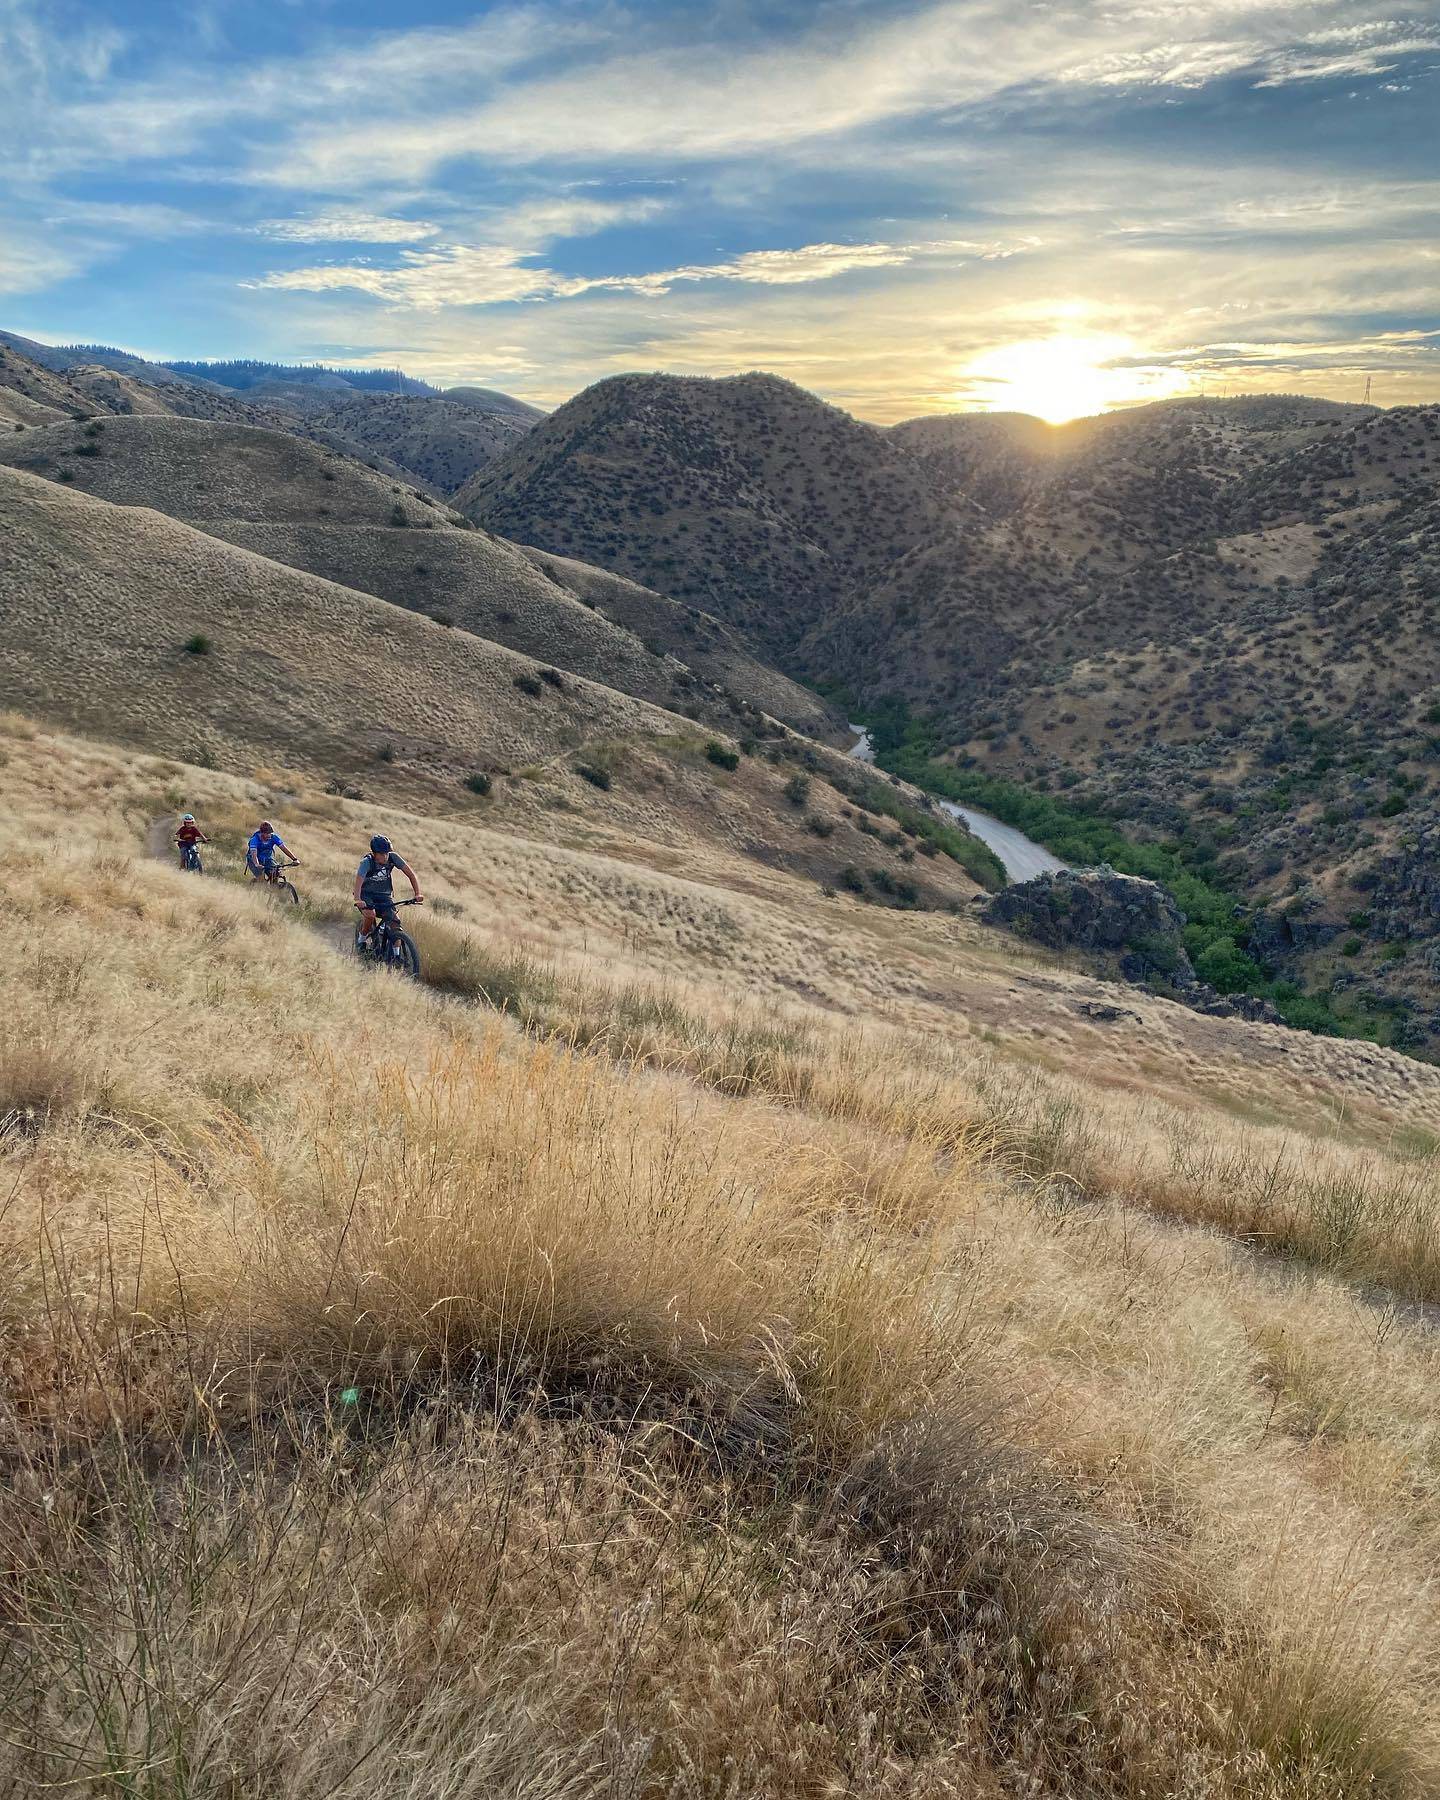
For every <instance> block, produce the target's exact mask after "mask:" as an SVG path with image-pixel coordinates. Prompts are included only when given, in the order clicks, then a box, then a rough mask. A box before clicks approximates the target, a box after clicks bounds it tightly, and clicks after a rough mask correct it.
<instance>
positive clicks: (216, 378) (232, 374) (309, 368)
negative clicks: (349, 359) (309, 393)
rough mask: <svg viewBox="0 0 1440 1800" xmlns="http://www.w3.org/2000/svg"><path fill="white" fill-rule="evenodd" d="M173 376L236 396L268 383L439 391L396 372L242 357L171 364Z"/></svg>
mask: <svg viewBox="0 0 1440 1800" xmlns="http://www.w3.org/2000/svg"><path fill="white" fill-rule="evenodd" d="M169 367H170V368H171V369H173V370H174V371H175V372H176V374H179V375H188V376H190V377H191V378H192V379H194V380H198V381H213V382H215V383H216V384H217V385H218V386H219V387H225V388H230V389H231V390H232V391H233V392H235V393H237V394H243V393H246V392H247V391H248V390H249V389H251V388H256V387H260V386H262V385H265V384H269V383H277V382H278V383H280V384H282V385H285V386H293V387H318V388H325V389H332V390H333V389H344V388H353V389H355V390H357V391H358V392H360V393H362V394H438V393H439V392H440V389H439V388H436V387H431V385H430V383H429V382H428V381H418V380H416V378H415V377H414V376H413V375H406V374H404V373H403V372H402V371H401V370H399V369H342V368H331V367H329V366H328V365H326V364H323V363H275V362H260V361H257V360H255V359H254V358H252V357H241V358H238V359H232V360H231V361H228V362H173V363H171V364H170V365H169Z"/></svg>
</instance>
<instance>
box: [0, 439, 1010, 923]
mask: <svg viewBox="0 0 1440 1800" xmlns="http://www.w3.org/2000/svg"><path fill="white" fill-rule="evenodd" d="M468 535H469V534H467V536H468ZM513 554H514V553H512V555H513ZM514 560H515V562H516V564H517V565H518V568H519V569H520V570H521V571H523V572H524V573H525V575H527V576H529V577H530V578H531V579H534V580H538V579H539V578H538V577H535V575H534V571H533V570H531V569H530V567H529V565H528V564H527V563H526V562H525V561H524V560H523V559H522V558H520V557H519V556H518V555H515V556H514ZM0 583H3V592H4V594H5V597H6V626H7V649H8V655H7V659H6V666H5V669H4V673H3V676H0V700H3V701H4V703H5V704H8V705H12V706H15V707H19V708H22V709H25V710H28V711H31V712H34V713H36V714H37V715H39V716H42V717H45V718H48V719H52V720H56V721H61V722H65V723H68V724H72V725H78V726H81V727H83V728H85V729H87V730H91V731H104V732H106V733H108V735H109V736H110V737H112V738H115V739H119V740H123V741H126V742H130V743H132V744H141V743H144V744H147V745H148V746H149V747H151V748H153V749H159V748H163V749H166V750H168V751H170V752H171V753H172V754H179V755H184V756H187V757H189V758H190V759H192V760H200V759H202V758H208V759H210V760H212V761H214V762H216V763H217V764H219V765H220V766H223V767H227V768H241V769H250V768H253V767H256V766H258V765H262V764H263V765H269V766H276V765H281V766H288V767H291V768H293V769H295V770H297V771H301V772H303V773H305V774H306V775H307V776H308V777H309V778H310V779H311V780H324V781H328V782H329V783H330V785H332V786H333V787H334V788H335V789H336V790H337V791H352V790H354V791H363V792H367V793H384V794H387V795H391V796H396V797H401V796H404V797H408V798H409V799H410V800H411V802H412V804H425V805H447V806H449V807H451V808H454V807H457V806H458V807H462V808H463V807H466V806H470V807H475V806H479V805H481V804H482V801H481V800H480V799H476V800H473V801H470V800H467V799H466V796H467V794H469V793H472V792H477V791H478V792H480V793H481V794H483V795H484V796H485V798H484V799H483V804H484V806H485V807H486V808H487V809H488V810H489V811H490V812H493V813H496V814H497V815H504V816H508V817H512V818H534V817H542V818H543V817H545V816H547V815H548V814H550V813H560V814H564V815H569V817H567V827H566V828H567V831H568V832H569V833H570V835H571V836H572V838H574V839H577V840H578V839H592V840H594V841H597V842H610V841H614V840H615V839H616V838H617V837H618V838H622V839H623V840H624V841H625V842H626V843H629V844H634V843H636V842H638V841H641V840H643V841H644V842H646V843H648V844H650V845H652V846H662V845H663V846H669V847H670V849H671V850H673V851H676V852H681V853H683V854H684V855H685V856H686V858H687V860H688V861H689V862H691V863H692V864H693V863H695V862H697V860H698V861H703V860H704V857H705V856H706V855H708V854H712V853H715V852H716V851H717V850H718V849H719V848H720V847H728V850H729V853H731V854H733V855H738V856H742V857H745V858H749V859H753V860H754V861H755V862H756V863H757V864H760V865H773V866H776V867H786V868H791V869H795V870H799V871H803V872H804V873H805V874H806V875H807V876H809V877H810V878H811V879H812V880H813V881H815V882H817V883H823V884H826V885H835V884H837V883H838V882H839V881H840V878H841V872H842V871H843V870H845V869H846V868H847V867H851V866H855V867H859V868H863V869H866V870H873V871H874V872H875V873H874V878H873V880H872V881H871V891H873V893H874V896H875V897H876V898H877V899H882V900H888V901H891V902H893V903H894V904H907V905H948V904H953V903H959V902H961V901H963V900H965V899H968V898H969V897H970V896H971V895H973V894H974V893H975V892H976V885H975V883H974V881H972V879H971V878H970V876H969V875H968V874H967V873H965V871H964V869H963V868H962V866H961V864H960V862H958V861H955V860H952V859H951V858H949V857H943V856H942V857H936V856H930V857H928V859H926V860H923V861H922V862H920V863H918V864H917V861H916V858H917V845H921V844H923V843H924V840H922V839H920V838H918V837H917V836H916V833H915V831H914V830H913V829H912V830H910V831H909V832H908V833H907V832H906V831H902V830H893V829H888V828H887V829H886V830H883V831H882V829H881V823H880V822H879V821H875V822H872V820H871V818H870V816H869V814H868V813H867V812H866V811H865V810H864V808H863V806H860V805H857V804H855V803H853V802H852V801H851V799H850V798H849V795H848V791H847V794H845V795H842V794H841V793H840V792H839V791H838V790H837V789H836V788H835V787H834V786H832V785H829V784H828V783H827V782H826V780H825V775H824V771H823V768H822V766H821V753H820V752H818V751H815V750H809V751H808V752H806V754H808V755H809V757H810V758H811V760H812V763H813V764H814V768H815V778H814V791H813V794H811V795H810V796H809V799H810V804H809V807H808V808H801V807H799V806H797V805H796V804H795V801H794V799H793V798H792V797H791V796H790V795H789V794H788V793H787V783H788V782H790V781H791V780H792V779H793V775H794V765H793V764H792V763H790V762H788V761H787V760H786V759H785V758H783V757H782V756H781V754H780V752H779V751H778V750H777V752H776V753H775V759H774V761H773V762H772V761H771V760H768V759H761V758H756V757H748V756H747V757H743V758H742V756H741V755H740V753H739V751H738V750H735V751H731V750H729V749H727V748H725V747H724V745H723V744H722V743H717V744H716V750H717V751H718V752H720V753H721V756H722V759H723V760H721V761H719V762H717V761H716V760H715V759H714V758H713V757H711V756H709V755H707V753H706V748H705V746H706V738H705V735H704V733H703V732H700V731H697V730H696V728H695V726H694V725H693V724H692V723H691V722H690V721H689V720H688V719H686V718H683V717H680V716H678V715H677V714H675V713H672V712H665V711H662V710H661V709H659V708H658V707H655V706H653V705H649V704H646V703H645V702H644V701H642V700H637V699H634V698H632V697H630V696H628V695H625V694H622V693H620V692H618V691H616V690H614V689H611V688H609V687H606V686H604V685H601V684H599V683H596V682H592V681H588V680H585V679H582V678H579V677H577V676H575V675H573V674H571V673H569V672H565V673H562V672H560V671H559V670H557V669H555V668H554V667H553V666H552V665H551V664H550V662H549V660H548V658H547V659H546V660H545V661H544V662H543V663H542V662H540V661H539V660H538V659H537V660H532V659H531V658H529V657H525V656H521V655H518V654H516V653H515V652H513V651H511V650H509V649H506V648H503V647H501V646H499V645H497V644H494V643H492V642H489V641H487V640H485V639H483V638H480V637H477V636H474V635H472V634H471V633H469V632H467V631H461V630H452V629H447V628H446V627H444V626H442V625H440V624H437V623H436V622H434V621H432V620H430V619H427V618H423V617H418V616H417V615H416V614H414V613H412V612H409V611H406V610H403V609H401V608H398V607H394V606H390V605H388V604H387V603H386V602H384V601H382V600H378V599H375V598H372V597H371V596H370V595H368V594H363V593H359V592H356V591H354V590H352V589H349V588H345V587H341V586H338V585H336V584H334V583H332V582H329V581H325V580H321V579H319V578H317V577H315V576H313V575H309V574H304V573H301V572H299V571H296V570H293V569H290V568H286V567H282V566H281V565H280V564H278V563H275V562H272V561H270V560H268V559H267V558H265V557H263V556H260V555H256V554H254V553H252V552H249V551H246V550H243V549H239V548H236V547H234V546H232V545H230V544H228V543H223V542H221V541H219V540H218V539H217V538H215V537H212V536H209V535H207V534H205V533H202V532H200V531H198V530H195V529H192V528H191V527H188V526H186V525H182V524H180V523H178V522H176V521H174V520H172V519H169V518H167V517H165V516H163V515H161V514H159V513H154V512H150V511H147V510H145V509H143V508H139V507H132V506H115V505H111V504H109V503H107V502H104V501H101V500H96V499H93V498H91V497H89V496H87V495H84V494H80V493H76V492H73V491H70V490H68V489H67V488H66V487H64V486H62V485H60V484H57V483H52V482H47V481H44V480H41V479H39V478H37V477H34V476H31V475H27V474H24V473H22V472H19V471H15V470H8V469H3V470H0ZM562 598H563V604H564V605H565V606H568V607H570V608H571V609H572V610H573V611H574V612H575V613H576V614H577V615H578V616H579V618H580V619H582V620H588V618H589V615H588V614H587V613H586V612H585V611H584V609H583V608H582V607H580V606H578V605H577V604H576V603H575V602H573V601H571V600H569V599H568V598H564V597H562ZM612 629H613V628H612ZM796 748H797V750H798V749H801V748H803V746H801V745H799V744H798V743H797V746H796ZM836 761H837V763H839V762H840V759H838V758H837V759H836ZM850 773H851V772H850V771H849V770H848V769H845V768H844V766H843V764H841V766H840V768H838V769H837V771H836V774H837V775H838V776H839V777H840V779H842V780H846V781H847V783H848V785H849V786H852V787H853V786H854V785H855V784H854V783H853V781H850V780H849V777H850ZM817 822H818V825H817ZM820 827H823V829H821V828H820ZM924 847H925V848H926V849H928V848H929V845H928V844H924ZM653 853H654V854H659V851H658V849H657V850H655V851H654V852H653ZM977 866H978V865H977ZM860 886H861V887H862V888H863V887H864V886H865V882H864V881H863V880H862V881H860Z"/></svg>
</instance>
